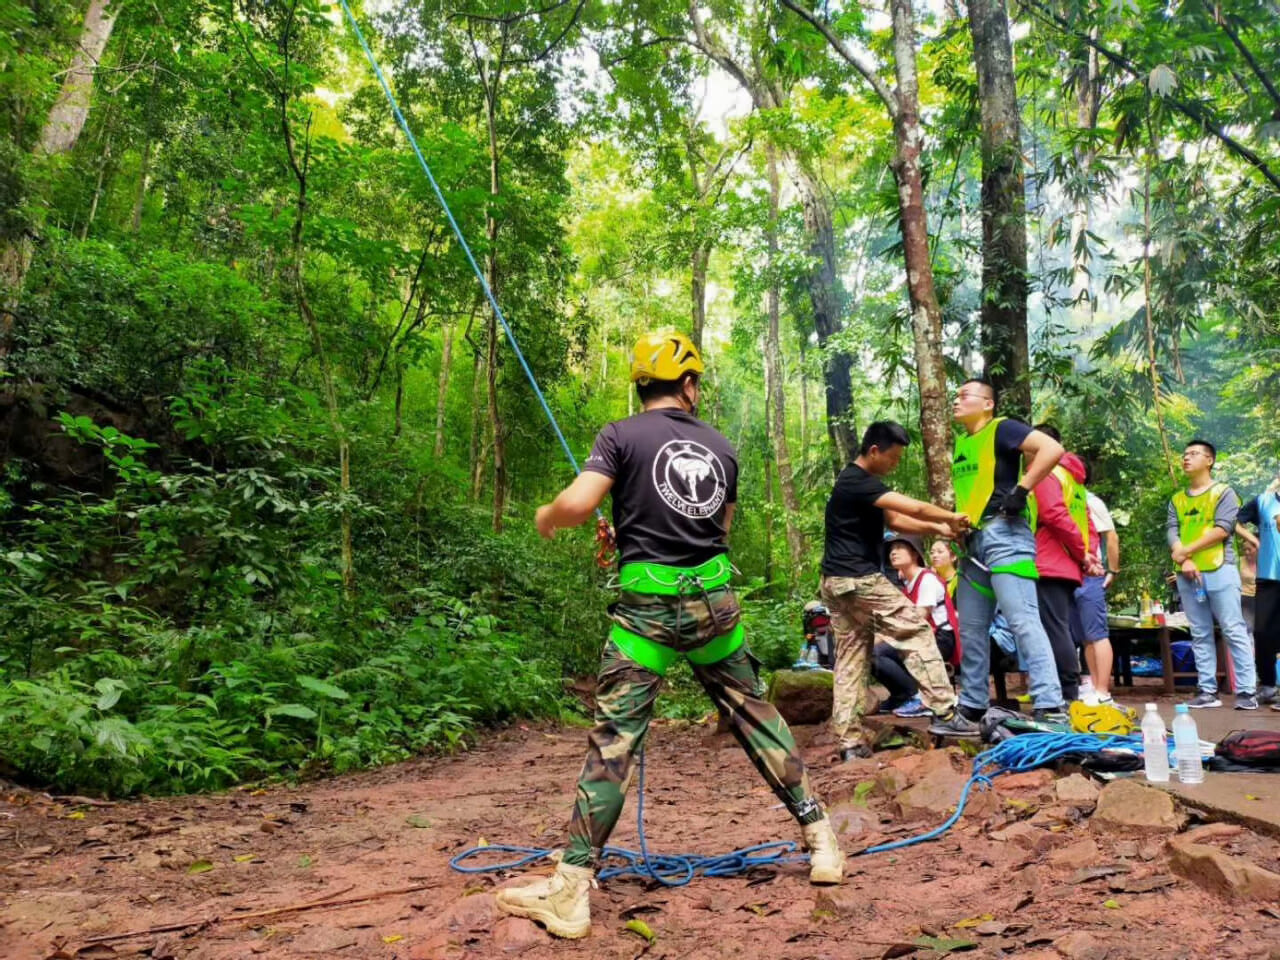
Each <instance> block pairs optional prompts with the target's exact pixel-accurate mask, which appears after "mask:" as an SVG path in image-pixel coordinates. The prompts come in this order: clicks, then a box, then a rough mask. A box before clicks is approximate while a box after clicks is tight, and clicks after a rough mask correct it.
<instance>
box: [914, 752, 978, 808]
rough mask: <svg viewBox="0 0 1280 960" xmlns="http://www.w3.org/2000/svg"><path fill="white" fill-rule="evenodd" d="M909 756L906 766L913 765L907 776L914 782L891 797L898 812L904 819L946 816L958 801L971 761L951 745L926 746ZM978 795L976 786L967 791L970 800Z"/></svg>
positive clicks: (970, 767) (967, 779) (969, 770)
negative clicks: (928, 747) (939, 748)
mask: <svg viewBox="0 0 1280 960" xmlns="http://www.w3.org/2000/svg"><path fill="white" fill-rule="evenodd" d="M911 760H912V762H911V764H910V766H911V767H913V768H914V769H912V770H911V771H910V772H909V773H908V776H910V777H911V778H912V779H913V780H914V781H915V782H914V783H913V784H912V785H911V786H910V787H908V788H907V789H906V790H903V791H901V792H900V793H899V794H898V795H897V797H896V798H895V806H896V807H897V808H898V815H899V816H900V817H903V818H904V819H914V818H917V817H919V818H928V819H936V818H937V817H942V816H946V815H947V814H949V813H950V812H951V811H952V810H954V809H955V806H956V804H957V803H959V802H960V794H961V792H962V791H963V790H964V785H965V784H966V783H968V782H969V775H970V772H971V769H972V763H971V761H969V759H968V758H967V757H965V755H964V753H963V752H962V751H960V750H958V749H956V748H955V747H949V748H947V749H946V750H930V751H928V752H927V753H923V754H920V756H919V757H918V758H911ZM904 765H905V761H904ZM978 796H979V795H978V793H977V791H976V790H975V791H973V792H971V793H970V796H969V799H970V802H971V803H973V802H974V801H976V800H977V799H978ZM970 812H971V813H972V812H973V810H972V809H971V810H970Z"/></svg>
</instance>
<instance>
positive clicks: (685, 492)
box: [653, 440, 728, 518]
mask: <svg viewBox="0 0 1280 960" xmlns="http://www.w3.org/2000/svg"><path fill="white" fill-rule="evenodd" d="M653 485H654V487H655V488H656V489H657V491H658V495H659V496H660V497H662V499H663V500H664V501H665V502H666V503H667V505H668V506H670V507H671V508H672V509H674V510H677V511H679V512H680V513H682V514H684V515H685V516H686V517H693V518H701V517H709V516H711V515H712V514H714V513H715V512H716V511H717V510H719V509H720V505H721V504H723V503H724V498H725V494H726V493H728V484H727V483H726V482H725V476H724V464H722V463H721V462H720V458H719V457H717V456H716V455H715V454H714V453H712V452H711V451H710V450H709V449H708V448H707V447H704V446H703V445H702V444H700V443H697V442H695V441H693V440H671V441H669V442H668V443H666V444H664V445H663V447H662V449H661V450H659V451H658V455H657V456H656V457H654V459H653Z"/></svg>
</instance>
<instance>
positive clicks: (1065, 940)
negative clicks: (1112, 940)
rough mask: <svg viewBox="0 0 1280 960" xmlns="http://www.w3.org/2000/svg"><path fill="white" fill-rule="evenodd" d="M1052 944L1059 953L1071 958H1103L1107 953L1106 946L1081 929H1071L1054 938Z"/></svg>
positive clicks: (1084, 959)
mask: <svg viewBox="0 0 1280 960" xmlns="http://www.w3.org/2000/svg"><path fill="white" fill-rule="evenodd" d="M1053 945H1054V946H1055V947H1057V948H1058V952H1059V953H1061V954H1062V955H1063V956H1065V957H1070V958H1071V960H1103V958H1104V957H1105V956H1106V955H1107V948H1106V947H1104V946H1103V945H1102V944H1100V943H1098V941H1097V939H1096V938H1095V937H1094V936H1093V935H1092V934H1090V933H1086V932H1085V931H1083V930H1072V931H1071V932H1070V933H1068V934H1065V935H1064V936H1061V937H1058V938H1057V939H1056V940H1054V941H1053Z"/></svg>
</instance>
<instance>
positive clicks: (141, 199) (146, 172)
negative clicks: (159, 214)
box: [129, 137, 151, 233]
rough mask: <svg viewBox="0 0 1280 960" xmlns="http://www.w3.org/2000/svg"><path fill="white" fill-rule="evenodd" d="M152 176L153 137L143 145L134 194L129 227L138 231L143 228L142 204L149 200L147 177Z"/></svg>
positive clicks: (135, 231) (148, 138)
mask: <svg viewBox="0 0 1280 960" xmlns="http://www.w3.org/2000/svg"><path fill="white" fill-rule="evenodd" d="M150 176H151V138H150V137H147V140H146V143H144V144H143V145H142V162H141V163H140V164H139V169H138V192H137V193H135V194H134V195H133V212H132V213H131V214H130V216H129V229H130V230H132V231H133V232H134V233H137V232H138V231H139V230H141V229H142V206H143V204H144V203H146V201H147V179H148V178H149V177H150Z"/></svg>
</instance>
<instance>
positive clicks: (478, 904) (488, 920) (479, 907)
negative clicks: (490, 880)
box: [444, 893, 497, 933]
mask: <svg viewBox="0 0 1280 960" xmlns="http://www.w3.org/2000/svg"><path fill="white" fill-rule="evenodd" d="M496 916H497V903H496V902H495V901H494V899H493V894H489V893H477V894H473V895H471V896H469V897H463V898H462V899H461V900H457V901H455V902H454V903H453V905H452V906H450V907H449V908H448V909H447V910H446V911H445V916H444V927H445V929H446V930H448V931H450V932H451V933H460V932H465V933H487V932H488V931H489V930H490V929H491V928H492V927H493V922H494V919H495V917H496Z"/></svg>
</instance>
